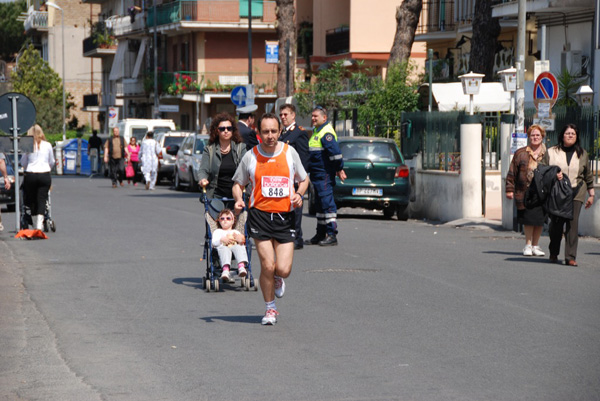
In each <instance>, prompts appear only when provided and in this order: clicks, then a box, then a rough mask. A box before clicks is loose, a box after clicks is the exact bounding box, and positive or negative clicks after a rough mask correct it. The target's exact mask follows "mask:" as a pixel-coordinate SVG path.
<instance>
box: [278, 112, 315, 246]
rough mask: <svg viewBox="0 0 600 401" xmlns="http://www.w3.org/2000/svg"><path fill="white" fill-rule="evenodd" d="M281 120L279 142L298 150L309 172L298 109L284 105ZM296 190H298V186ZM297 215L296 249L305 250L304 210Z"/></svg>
mask: <svg viewBox="0 0 600 401" xmlns="http://www.w3.org/2000/svg"><path fill="white" fill-rule="evenodd" d="M279 118H280V119H281V124H282V125H283V131H282V133H281V136H280V137H279V140H280V141H281V142H285V143H287V144H289V145H290V146H292V147H293V148H294V149H296V152H297V153H298V156H300V160H301V161H302V167H304V170H306V171H308V160H309V158H310V156H309V152H308V133H307V132H306V131H305V130H304V129H303V128H302V127H299V126H298V125H297V124H296V107H295V106H294V105H293V104H289V103H286V104H283V105H281V106H280V107H279ZM295 185H296V189H298V184H295ZM294 213H295V214H296V240H295V241H294V249H302V248H304V239H303V238H302V208H297V209H294Z"/></svg>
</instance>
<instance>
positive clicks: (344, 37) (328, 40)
mask: <svg viewBox="0 0 600 401" xmlns="http://www.w3.org/2000/svg"><path fill="white" fill-rule="evenodd" d="M349 51H350V28H348V27H341V28H335V29H330V30H328V31H326V32H325V52H326V53H327V55H332V54H343V53H348V52H349Z"/></svg>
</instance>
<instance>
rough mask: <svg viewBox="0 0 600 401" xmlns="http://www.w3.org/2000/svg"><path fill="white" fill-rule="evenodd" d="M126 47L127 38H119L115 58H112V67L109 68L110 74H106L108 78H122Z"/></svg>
mask: <svg viewBox="0 0 600 401" xmlns="http://www.w3.org/2000/svg"><path fill="white" fill-rule="evenodd" d="M127 47H128V41H127V40H119V45H118V46H117V53H116V54H115V58H114V59H113V63H112V67H111V69H110V75H109V76H108V79H109V80H111V81H116V80H118V79H121V78H123V72H124V71H123V70H124V62H125V52H126V51H127Z"/></svg>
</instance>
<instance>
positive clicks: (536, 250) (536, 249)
mask: <svg viewBox="0 0 600 401" xmlns="http://www.w3.org/2000/svg"><path fill="white" fill-rule="evenodd" d="M531 251H532V252H533V254H534V255H535V256H545V255H546V254H545V253H544V251H542V248H540V247H539V246H537V245H536V246H534V247H533V248H531Z"/></svg>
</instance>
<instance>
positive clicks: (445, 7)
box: [416, 0, 456, 35]
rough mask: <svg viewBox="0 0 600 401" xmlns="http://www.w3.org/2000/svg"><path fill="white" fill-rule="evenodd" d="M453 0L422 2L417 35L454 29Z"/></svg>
mask: <svg viewBox="0 0 600 401" xmlns="http://www.w3.org/2000/svg"><path fill="white" fill-rule="evenodd" d="M455 29H456V27H455V21H454V1H451V0H440V1H437V2H431V1H427V2H423V9H422V10H421V18H419V25H418V26H417V32H416V33H417V35H422V34H425V33H432V32H445V31H453V30H455Z"/></svg>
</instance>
